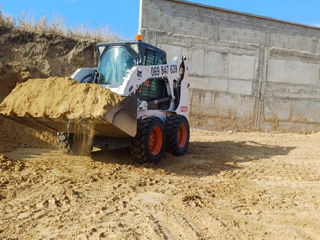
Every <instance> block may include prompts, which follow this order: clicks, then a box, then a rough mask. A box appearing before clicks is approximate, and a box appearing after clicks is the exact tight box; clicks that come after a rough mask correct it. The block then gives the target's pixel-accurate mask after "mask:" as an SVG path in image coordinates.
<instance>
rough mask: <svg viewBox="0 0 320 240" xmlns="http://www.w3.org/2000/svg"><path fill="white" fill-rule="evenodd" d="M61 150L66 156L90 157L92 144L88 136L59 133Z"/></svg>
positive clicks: (58, 138)
mask: <svg viewBox="0 0 320 240" xmlns="http://www.w3.org/2000/svg"><path fill="white" fill-rule="evenodd" d="M57 140H58V146H59V148H60V149H61V150H62V151H63V152H64V153H66V154H73V155H81V156H88V155H90V153H91V151H92V144H90V141H89V140H88V139H87V137H86V136H83V135H77V134H72V133H62V132H58V133H57Z"/></svg>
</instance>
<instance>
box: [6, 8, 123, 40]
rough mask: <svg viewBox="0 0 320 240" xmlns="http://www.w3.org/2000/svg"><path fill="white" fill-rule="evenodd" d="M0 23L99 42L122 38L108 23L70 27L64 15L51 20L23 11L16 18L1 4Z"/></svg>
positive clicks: (32, 30) (21, 28)
mask: <svg viewBox="0 0 320 240" xmlns="http://www.w3.org/2000/svg"><path fill="white" fill-rule="evenodd" d="M0 25H5V26H9V27H12V28H17V29H20V30H25V31H30V32H37V33H51V34H55V35H63V36H66V37H72V38H77V39H84V38H85V39H92V40H94V41H97V42H100V41H117V40H121V39H122V38H121V37H119V36H117V35H116V34H115V33H112V32H111V31H110V29H109V26H108V25H107V26H105V27H102V28H92V27H91V26H90V25H89V24H81V25H79V26H75V27H72V28H70V27H67V25H66V23H65V21H64V19H63V17H61V16H58V15H57V16H55V17H54V18H53V19H50V20H49V19H48V18H47V17H46V16H42V17H40V18H35V17H34V16H30V15H26V14H25V13H24V12H22V13H21V16H20V17H19V18H15V17H12V16H10V15H8V14H6V13H4V12H3V11H2V7H1V6H0Z"/></svg>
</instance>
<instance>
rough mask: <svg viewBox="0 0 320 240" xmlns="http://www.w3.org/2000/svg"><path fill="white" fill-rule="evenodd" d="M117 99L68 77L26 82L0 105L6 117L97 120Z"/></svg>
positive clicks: (118, 98) (98, 86)
mask: <svg viewBox="0 0 320 240" xmlns="http://www.w3.org/2000/svg"><path fill="white" fill-rule="evenodd" d="M120 101H121V97H120V96H119V95H118V94H116V93H113V92H112V91H110V90H109V89H105V88H103V87H102V86H100V85H96V84H80V83H79V82H77V81H75V80H74V79H71V78H61V77H50V78H47V79H30V80H28V81H27V82H24V83H20V84H18V85H17V86H16V87H15V88H14V90H13V91H12V92H11V94H10V95H8V96H7V97H6V98H5V99H4V100H3V102H2V103H1V105H0V113H1V114H3V115H7V116H18V117H25V116H32V117H35V118H41V117H44V118H51V119H54V118H60V117H62V118H80V117H84V118H99V117H104V116H105V115H106V113H107V112H108V111H109V110H110V109H111V108H112V107H113V106H115V105H116V104H117V103H119V102H120Z"/></svg>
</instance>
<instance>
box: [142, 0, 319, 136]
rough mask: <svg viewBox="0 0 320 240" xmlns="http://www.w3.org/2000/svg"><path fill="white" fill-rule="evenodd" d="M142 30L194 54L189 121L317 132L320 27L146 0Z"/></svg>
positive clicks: (172, 51)
mask: <svg viewBox="0 0 320 240" xmlns="http://www.w3.org/2000/svg"><path fill="white" fill-rule="evenodd" d="M140 31H141V33H142V34H143V38H144V40H145V41H146V42H149V43H151V44H154V45H156V46H158V47H160V48H163V49H164V50H166V51H167V52H168V56H169V58H168V59H171V58H172V57H173V56H176V55H180V54H182V55H185V56H187V57H188V59H189V74H190V75H189V76H190V78H189V82H190V86H191V89H190V105H191V122H192V124H193V126H200V127H206V128H210V129H223V130H226V129H238V130H254V129H258V130H284V131H319V130H320V29H319V28H313V27H308V26H303V25H298V24H293V23H287V22H283V21H278V20H274V19H269V18H264V17H259V16H254V15H249V14H244V13H237V12H233V11H228V10H224V9H219V8H214V7H209V6H204V5H199V4H194V3H190V2H185V1H180V0H141V9H140Z"/></svg>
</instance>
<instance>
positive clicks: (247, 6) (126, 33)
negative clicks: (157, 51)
mask: <svg viewBox="0 0 320 240" xmlns="http://www.w3.org/2000/svg"><path fill="white" fill-rule="evenodd" d="M192 1H193V2H197V3H202V4H206V5H211V6H217V7H222V8H227V9H232V10H236V11H241V12H247V13H253V14H257V15H262V16H267V17H272V18H277V19H282V20H287V21H291V22H297V23H303V24H308V25H317V26H320V0H308V1H302V0H268V1H257V0H255V1H254V0H192ZM0 5H1V6H2V10H3V12H4V13H6V14H9V15H11V16H14V17H17V16H20V15H21V13H22V11H24V13H25V15H27V16H28V15H29V16H34V17H35V18H38V17H40V16H43V15H45V16H47V17H48V19H49V20H50V19H53V18H54V17H55V16H60V17H62V18H63V19H64V21H65V23H66V24H67V26H69V27H73V26H77V25H81V24H85V25H87V24H89V25H90V26H91V27H92V28H95V27H105V26H107V25H108V26H109V28H110V30H111V31H112V32H114V33H116V34H118V35H120V36H122V37H123V38H126V39H132V38H134V36H135V34H136V32H137V30H138V24H139V0H0Z"/></svg>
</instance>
